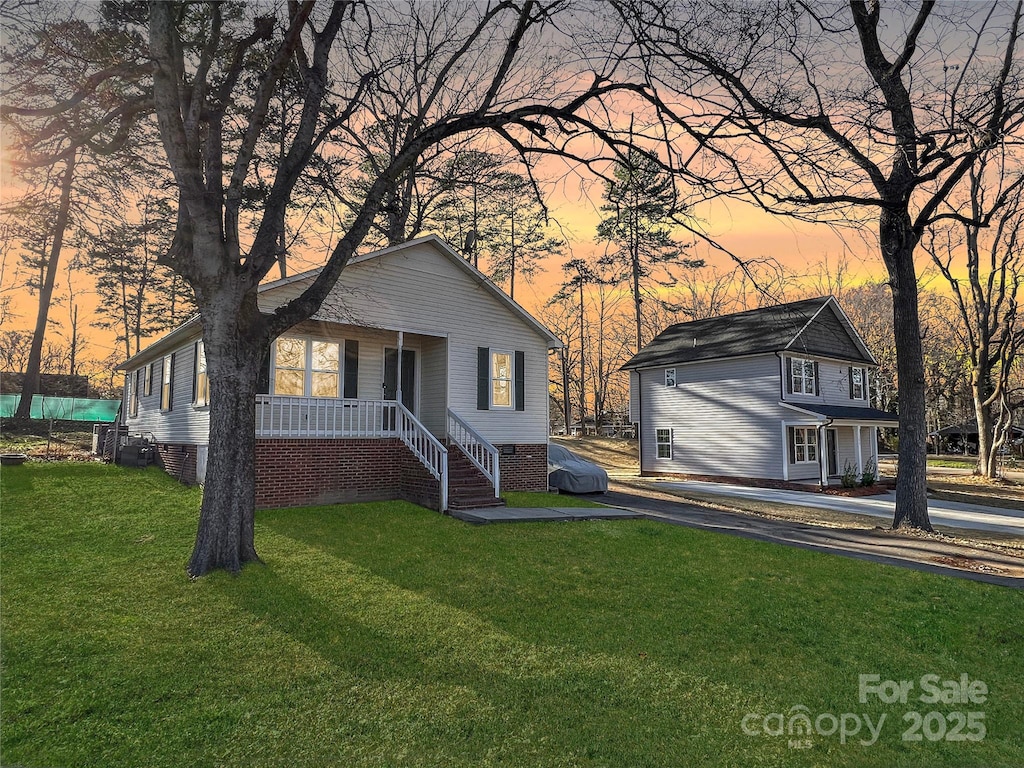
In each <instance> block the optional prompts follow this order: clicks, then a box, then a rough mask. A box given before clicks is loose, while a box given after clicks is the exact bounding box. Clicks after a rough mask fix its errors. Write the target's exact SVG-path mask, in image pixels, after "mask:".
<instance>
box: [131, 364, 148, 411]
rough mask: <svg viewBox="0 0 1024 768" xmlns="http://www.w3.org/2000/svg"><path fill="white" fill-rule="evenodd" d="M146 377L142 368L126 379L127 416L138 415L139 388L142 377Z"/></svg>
mask: <svg viewBox="0 0 1024 768" xmlns="http://www.w3.org/2000/svg"><path fill="white" fill-rule="evenodd" d="M145 375H146V371H145V369H143V368H139V370H137V371H136V372H135V373H133V374H132V375H131V376H129V377H128V415H129V416H138V415H139V388H140V387H141V385H142V377H143V376H145Z"/></svg>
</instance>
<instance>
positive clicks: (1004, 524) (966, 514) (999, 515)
mask: <svg viewBox="0 0 1024 768" xmlns="http://www.w3.org/2000/svg"><path fill="white" fill-rule="evenodd" d="M657 485H660V486H663V487H665V488H675V489H679V490H691V491H699V492H701V493H709V494H717V495H719V496H731V497H734V498H745V499H756V500H759V501H767V502H777V503H779V504H792V505H795V506H798V507H814V508H816V509H828V510H832V511H835V512H856V513H859V514H862V515H873V516H875V517H880V518H888V519H889V520H892V517H893V514H894V512H895V510H896V493H895V491H890V492H889V493H887V494H885V495H879V496H861V497H856V498H849V497H845V496H830V495H828V494H824V493H807V492H804V491H782V490H776V489H774V488H750V487H747V486H742V485H727V484H725V483H707V482H702V481H699V480H680V481H672V482H662V483H658V484H657ZM928 516H929V517H930V518H931V521H932V523H933V524H936V525H948V526H950V527H952V528H969V529H974V530H981V531H998V532H1000V533H1012V534H1016V535H1018V536H1024V509H1003V508H1001V507H989V506H984V505H981V504H962V503H960V502H956V501H939V500H936V499H929V500H928Z"/></svg>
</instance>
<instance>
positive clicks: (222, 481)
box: [19, 0, 650, 576]
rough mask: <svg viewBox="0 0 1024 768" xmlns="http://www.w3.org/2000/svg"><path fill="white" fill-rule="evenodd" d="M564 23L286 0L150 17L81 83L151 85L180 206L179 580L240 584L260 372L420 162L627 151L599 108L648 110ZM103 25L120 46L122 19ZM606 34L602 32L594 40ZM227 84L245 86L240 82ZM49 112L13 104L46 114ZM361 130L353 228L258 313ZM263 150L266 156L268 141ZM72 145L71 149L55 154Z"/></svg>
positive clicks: (557, 8)
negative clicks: (128, 46) (303, 196)
mask: <svg viewBox="0 0 1024 768" xmlns="http://www.w3.org/2000/svg"><path fill="white" fill-rule="evenodd" d="M135 8H136V6H132V12H134V9H135ZM264 10H265V12H266V15H264V13H263V12H264ZM571 10H572V8H571V7H570V6H568V5H567V4H566V3H565V2H564V1H563V0H550V1H544V2H541V1H540V0H525V2H521V3H520V2H513V1H512V0H502V1H501V2H496V3H493V4H490V5H487V6H481V5H480V4H477V3H473V2H455V1H454V0H452V1H450V2H444V3H397V2H396V3H388V2H381V3H363V2H356V1H347V2H336V3H333V4H327V5H324V6H322V7H321V6H319V5H317V4H316V3H315V2H313V1H312V0H301V1H299V0H293V1H292V2H288V3H287V4H281V5H277V6H273V7H265V8H264V7H260V8H252V7H249V6H243V7H240V8H239V7H235V6H225V5H223V4H221V3H216V2H210V3H184V2H181V3H178V2H151V3H150V4H149V5H148V9H147V14H146V16H145V18H143V17H142V16H138V17H135V19H136V20H137V21H138V22H140V23H145V25H146V28H147V30H148V42H149V47H148V52H147V53H145V54H141V53H140V54H139V56H138V57H137V58H135V59H134V60H132V61H131V62H129V65H126V66H120V67H118V68H116V69H111V70H109V71H104V72H101V73H96V76H95V80H94V81H90V82H89V83H87V84H86V85H95V84H96V83H98V82H107V81H108V80H113V79H117V78H121V79H122V80H123V79H124V78H127V77H128V75H129V71H134V70H133V68H134V67H138V68H141V69H142V71H144V72H147V73H149V72H151V73H152V79H151V80H149V79H144V80H142V81H133V82H140V87H141V88H142V89H143V91H144V93H143V95H142V96H140V99H143V101H145V99H144V98H143V96H145V94H147V93H151V94H152V96H151V100H150V101H148V102H147V103H148V104H149V105H151V107H152V108H153V110H154V112H155V115H156V118H157V122H158V125H159V129H160V136H161V143H162V146H163V151H164V153H165V155H166V161H167V165H168V167H169V169H170V171H171V173H172V174H173V177H174V182H175V185H176V188H177V192H178V219H177V231H176V234H175V238H174V241H173V244H172V246H171V249H170V252H169V253H168V254H167V256H166V259H165V261H166V263H167V264H168V265H169V266H171V268H172V269H174V270H175V271H176V272H177V273H178V274H180V275H181V276H182V277H183V278H184V279H185V280H186V281H188V283H189V284H190V285H191V287H192V288H193V290H194V292H195V298H196V303H197V306H198V308H199V312H200V315H201V320H202V328H203V337H204V341H205V350H206V356H207V366H208V367H207V372H208V376H209V380H210V393H211V402H210V435H209V459H208V463H207V475H206V477H207V480H206V487H205V492H204V494H203V502H202V509H201V512H200V520H199V528H198V532H197V536H196V544H195V548H194V550H193V553H192V557H191V560H190V562H189V565H188V572H189V573H190V574H192V575H193V576H199V575H202V574H204V573H207V572H208V571H210V570H211V569H215V568H225V569H227V570H230V571H238V570H239V569H240V568H241V567H242V565H243V564H244V563H246V562H249V561H253V560H257V559H258V558H257V554H256V548H255V542H254V536H253V516H254V515H253V512H254V505H255V481H254V461H255V430H254V428H253V425H254V419H255V404H254V403H255V393H256V386H257V377H258V373H259V371H260V369H261V367H262V363H263V359H264V357H265V355H266V354H267V350H268V348H269V345H270V342H271V340H272V339H274V338H276V337H277V336H278V335H279V334H281V333H282V332H283V331H285V330H286V329H287V328H290V327H291V326H293V325H294V324H295V323H297V322H299V321H301V320H304V319H306V318H308V317H310V316H311V315H312V314H313V313H314V312H315V311H316V310H317V309H318V308H319V307H320V306H321V304H322V303H323V301H324V300H325V298H326V297H327V295H328V293H329V292H330V290H331V289H332V287H333V286H334V284H335V283H336V281H337V280H338V278H339V276H340V275H341V272H342V270H343V269H344V267H345V265H346V264H347V263H348V261H349V259H350V258H351V257H352V256H353V254H354V253H355V251H356V249H357V248H359V247H360V245H361V244H362V243H363V241H364V239H365V238H366V236H367V233H368V232H369V231H370V229H371V227H372V226H373V224H374V221H375V220H376V219H377V217H378V216H379V214H381V213H382V211H383V210H384V208H385V207H386V206H388V205H389V204H391V201H393V200H394V199H395V196H396V194H398V191H399V190H400V188H401V186H402V184H403V182H404V180H406V179H407V178H408V173H409V172H410V170H411V169H413V168H414V167H415V165H416V163H417V162H418V161H419V160H420V159H421V158H423V157H424V156H429V155H430V154H431V153H433V152H435V151H437V150H439V149H443V148H447V147H449V146H451V145H453V144H458V143H459V142H462V141H465V140H467V139H470V138H473V137H483V135H484V134H488V135H490V136H491V137H493V138H495V139H498V140H500V141H503V142H505V143H506V144H507V145H508V146H510V147H511V148H512V150H513V151H514V152H515V153H516V154H517V155H518V156H519V157H521V158H529V157H531V156H533V155H535V154H558V155H562V156H566V157H570V158H576V159H590V160H594V161H597V160H599V159H600V158H599V156H598V154H597V153H599V152H603V153H604V154H605V163H607V162H609V161H610V160H612V159H613V158H615V157H619V156H621V155H622V154H623V152H624V151H625V148H626V147H627V146H628V144H629V136H628V135H626V134H625V133H624V132H622V133H617V129H616V121H615V120H614V108H615V105H616V103H617V100H620V101H621V99H622V98H625V96H626V95H628V94H630V93H633V94H637V95H639V96H640V97H641V98H643V99H646V100H648V101H649V100H650V95H649V94H647V87H646V86H645V85H643V84H637V83H635V82H630V81H628V80H625V79H624V78H623V76H622V75H621V74H620V72H619V67H618V62H619V61H620V60H621V54H622V50H621V48H622V45H621V44H620V45H619V48H613V47H610V48H606V49H603V50H601V51H599V52H597V53H596V55H595V53H594V52H592V51H590V50H588V49H587V47H586V46H585V45H584V44H583V42H584V39H585V37H584V35H583V34H581V35H580V36H578V37H577V36H574V34H573V26H574V25H576V26H581V25H583V24H586V25H587V28H589V29H593V28H594V26H595V20H594V19H593V18H592V17H587V18H586V20H584V19H583V18H581V17H579V16H575V15H573V14H572V13H570V11H571ZM120 22H121V23H122V25H123V26H124V28H125V30H126V34H127V33H128V32H130V31H131V30H130V27H131V24H132V23H133V18H129V17H124V18H122V19H121V20H120ZM616 37H617V34H616V33H615V30H611V33H610V34H609V35H608V39H609V40H614V39H616ZM289 72H291V73H294V75H295V77H286V75H287V74H288V73H289ZM243 74H244V75H245V77H246V82H249V83H251V84H252V87H251V88H243V87H241V86H240V83H241V82H242V79H243ZM150 86H151V90H147V89H149V88H150ZM282 88H291V89H293V90H292V93H291V99H290V103H292V104H294V105H295V106H294V107H293V109H294V111H295V113H296V114H297V115H298V119H297V120H296V121H295V122H294V127H293V128H289V127H287V126H285V127H282V126H280V125H279V124H275V128H276V129H277V130H285V133H286V135H285V137H284V138H283V141H284V146H285V151H284V152H280V151H275V153H274V156H275V157H276V158H277V159H276V160H275V167H274V168H273V172H272V173H268V179H272V180H271V181H269V183H268V184H267V191H266V193H265V194H263V195H262V197H261V200H260V205H259V206H257V207H255V208H246V207H245V206H244V205H243V201H244V198H245V191H246V188H247V184H248V182H249V180H250V179H252V177H253V174H254V172H255V171H254V163H255V162H256V159H257V157H258V155H259V147H260V146H261V141H262V139H263V138H264V137H266V136H267V135H268V131H269V130H270V123H271V116H270V113H271V107H272V105H273V104H274V100H275V97H276V96H277V95H278V94H279V92H280V90H281V89H282ZM126 89H127V88H126ZM87 90H88V89H84V90H83V93H85V92H86V91H87ZM83 98H85V97H84V96H83ZM124 103H125V104H127V103H128V101H126V102H124ZM60 106H61V105H53V104H48V105H47V104H29V105H19V109H20V110H21V111H22V113H23V114H27V113H28V111H29V110H31V109H34V110H35V114H37V115H41V116H45V115H55V114H56V113H57V112H59V111H60V110H59V107H60ZM128 109H129V107H127V106H121V107H118V110H119V111H118V113H117V114H118V115H119V116H124V115H125V114H126V110H128ZM54 119H57V118H54ZM112 119H113V118H112ZM375 124H393V125H394V126H395V127H396V129H395V131H394V146H393V149H392V150H391V151H389V152H388V153H387V155H386V156H385V157H384V158H383V159H382V160H381V161H380V162H379V164H378V165H376V166H370V169H369V170H368V171H367V173H368V174H369V178H370V184H369V185H368V186H367V188H366V190H365V193H364V195H363V199H362V200H361V201H359V204H358V205H357V207H356V209H355V212H354V215H353V216H352V217H351V220H350V221H348V222H347V223H345V224H344V225H343V226H341V228H340V230H339V231H337V232H336V233H333V237H332V238H331V239H330V242H329V247H328V249H327V252H326V253H325V261H324V265H323V267H322V269H321V270H320V272H319V274H318V276H317V277H316V279H315V280H313V281H312V282H311V283H310V285H309V286H308V287H307V288H306V290H304V291H303V293H302V294H301V295H299V296H297V297H295V298H294V299H293V300H291V301H290V302H288V303H287V304H286V305H284V306H282V307H279V308H278V309H276V310H275V311H274V312H272V313H269V314H261V312H260V311H259V308H258V306H257V300H256V299H257V289H258V286H259V283H260V281H261V280H262V279H263V278H264V277H265V276H266V275H267V274H268V272H269V271H270V270H271V268H272V267H273V266H274V265H276V264H278V263H279V254H280V249H281V242H282V227H283V222H284V221H285V218H286V215H287V214H288V212H289V211H288V208H289V205H290V203H291V202H292V201H293V198H294V193H295V191H296V189H297V188H298V187H299V185H300V182H305V181H308V180H309V178H310V174H311V173H313V172H314V171H316V173H318V174H319V177H318V178H322V177H323V176H324V175H325V170H324V169H325V168H331V169H333V171H334V173H337V174H344V173H347V172H351V170H352V169H355V168H360V167H363V168H366V167H367V166H365V165H364V163H365V161H366V160H367V159H368V158H370V157H373V156H375V153H374V151H373V147H371V146H370V145H369V144H368V143H367V139H366V130H365V129H366V126H368V125H375ZM594 136H596V137H597V139H598V141H597V142H596V143H595V142H593V141H591V140H590V137H594ZM274 138H275V139H276V140H277V141H276V143H277V145H278V146H279V145H280V143H281V137H280V136H278V135H277V134H276V133H274ZM81 143H82V142H81V141H79V140H78V139H77V138H76V137H74V136H72V137H69V140H68V146H69V147H71V146H81ZM595 147H597V149H596V150H595V149H594V148H595ZM609 147H610V148H611V151H608V148H609ZM30 149H31V148H30ZM71 151H72V150H70V149H66V150H62V151H61V152H65V153H69V152H71ZM61 152H56V153H53V152H51V153H50V156H51V158H52V157H53V156H54V155H60V154H61ZM325 183H326V181H325ZM328 204H331V203H330V201H329V200H327V201H326V202H322V203H321V205H328Z"/></svg>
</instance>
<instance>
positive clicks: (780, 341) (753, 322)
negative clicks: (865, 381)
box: [622, 296, 875, 369]
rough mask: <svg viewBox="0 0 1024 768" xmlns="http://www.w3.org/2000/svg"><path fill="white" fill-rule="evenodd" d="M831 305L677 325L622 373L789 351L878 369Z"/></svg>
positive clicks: (822, 301) (825, 299)
mask: <svg viewBox="0 0 1024 768" xmlns="http://www.w3.org/2000/svg"><path fill="white" fill-rule="evenodd" d="M830 302H831V303H832V304H833V305H835V299H833V298H832V297H831V296H820V297H818V298H814V299H804V300H802V301H794V302H791V303H789V304H778V305H776V306H774V307H761V308H759V309H751V310H747V311H746V312H737V313H735V314H731V315H722V316H721V317H711V318H708V319H706V320H693V321H691V322H688V323H678V324H676V325H672V326H669V327H668V328H666V329H665V330H664V331H662V332H661V333H660V334H658V336H657V337H655V338H654V339H653V340H652V341H651V342H650V343H649V344H648V345H647V346H645V347H644V348H643V349H641V350H640V351H639V352H637V353H636V354H635V355H633V357H632V358H630V359H629V361H628V362H626V364H625V365H623V366H622V368H623V369H629V368H647V367H651V366H657V365H671V364H673V363H688V362H694V361H697V360H715V359H718V358H723V357H738V356H740V355H754V354H761V353H768V352H781V351H782V350H784V349H786V348H787V347H789V348H790V349H793V350H798V351H800V352H804V353H807V354H818V355H822V356H824V357H834V358H839V359H842V360H851V361H854V362H864V363H868V364H870V365H874V364H875V361H874V360H873V359H872V358H871V356H870V354H867V350H866V349H865V348H864V347H863V342H861V341H860V339H859V337H856V331H855V330H853V329H852V328H850V327H849V326H848V323H847V321H846V320H845V318H843V317H842V316H841V312H837V311H836V309H835V308H833V307H829V308H825V306H826V304H829V303H830ZM835 306H836V307H837V306H838V305H835ZM823 309H824V311H822V310H823ZM819 312H821V315H819V318H818V320H816V321H815V323H814V325H813V327H812V328H806V329H805V327H806V326H807V323H808V322H809V321H810V320H811V319H812V318H813V317H814V316H815V315H816V314H818V313H819ZM851 334H853V335H851Z"/></svg>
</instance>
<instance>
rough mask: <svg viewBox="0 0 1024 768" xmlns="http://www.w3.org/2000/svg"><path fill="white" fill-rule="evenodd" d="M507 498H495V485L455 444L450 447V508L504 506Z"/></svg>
mask: <svg viewBox="0 0 1024 768" xmlns="http://www.w3.org/2000/svg"><path fill="white" fill-rule="evenodd" d="M504 506H505V500H504V499H499V498H495V496H494V486H492V485H491V483H490V481H488V479H487V478H486V477H484V475H483V473H481V472H480V470H479V469H477V468H476V466H474V464H473V462H471V461H470V460H469V459H468V458H467V457H466V455H465V454H464V453H463V452H462V451H461V450H460V449H459V448H458V446H455V445H449V447H448V509H449V510H452V511H461V510H465V509H485V508H490V507H504Z"/></svg>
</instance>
